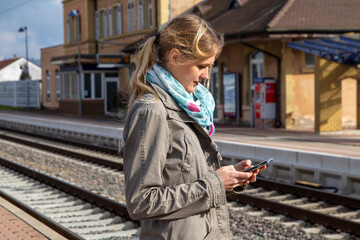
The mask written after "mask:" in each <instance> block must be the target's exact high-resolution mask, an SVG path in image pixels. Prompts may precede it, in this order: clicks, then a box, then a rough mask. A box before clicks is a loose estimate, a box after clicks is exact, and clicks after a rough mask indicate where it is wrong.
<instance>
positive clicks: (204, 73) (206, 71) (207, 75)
mask: <svg viewBox="0 0 360 240" xmlns="http://www.w3.org/2000/svg"><path fill="white" fill-rule="evenodd" d="M200 77H201V78H204V79H206V80H207V79H209V70H208V68H205V69H204V70H203V71H202V73H201V75H200Z"/></svg>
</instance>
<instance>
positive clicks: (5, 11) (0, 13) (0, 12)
mask: <svg viewBox="0 0 360 240" xmlns="http://www.w3.org/2000/svg"><path fill="white" fill-rule="evenodd" d="M30 1H32V0H26V1H23V2H22V3H19V4H17V5H15V6H13V7H10V8H8V9H5V10H3V11H0V15H2V14H4V13H7V12H10V11H12V10H14V9H15V8H18V7H22V6H23V5H24V4H27V3H29V2H30Z"/></svg>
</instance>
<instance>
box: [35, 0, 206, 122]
mask: <svg viewBox="0 0 360 240" xmlns="http://www.w3.org/2000/svg"><path fill="white" fill-rule="evenodd" d="M198 2H200V0H185V1H184V0H172V1H168V0H164V1H163V0H161V1H158V0H64V1H62V3H63V26H64V44H63V45H61V46H53V47H48V48H43V49H42V50H41V58H42V66H43V71H42V79H43V85H44V86H43V99H42V103H43V106H44V107H45V108H47V109H51V110H56V111H58V112H59V113H62V114H80V115H84V116H90V115H104V114H108V115H112V114H116V113H117V112H118V111H119V109H120V108H121V107H123V106H122V104H121V97H122V96H121V95H126V94H127V93H128V92H129V79H130V75H131V73H132V70H133V69H134V67H135V64H134V62H135V60H136V52H135V50H136V48H137V47H138V44H137V43H138V42H141V41H142V40H143V39H144V37H146V36H148V35H151V34H155V33H156V32H157V30H158V29H159V26H161V25H162V24H164V23H166V22H168V21H169V20H170V19H171V18H173V17H175V16H177V15H178V14H180V13H182V12H184V11H185V10H187V9H188V8H190V7H191V6H194V5H195V4H196V3H198ZM78 20H79V23H78ZM79 39H80V41H79ZM125 48H127V49H128V51H127V52H125V51H123V50H124V49H125ZM79 63H80V64H79ZM79 76H80V79H81V81H79ZM123 97H124V96H123Z"/></svg>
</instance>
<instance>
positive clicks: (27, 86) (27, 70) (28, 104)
mask: <svg viewBox="0 0 360 240" xmlns="http://www.w3.org/2000/svg"><path fill="white" fill-rule="evenodd" d="M24 30H25V47H26V78H25V79H26V88H27V110H28V111H29V109H30V88H29V76H30V72H29V57H28V39H27V27H24Z"/></svg>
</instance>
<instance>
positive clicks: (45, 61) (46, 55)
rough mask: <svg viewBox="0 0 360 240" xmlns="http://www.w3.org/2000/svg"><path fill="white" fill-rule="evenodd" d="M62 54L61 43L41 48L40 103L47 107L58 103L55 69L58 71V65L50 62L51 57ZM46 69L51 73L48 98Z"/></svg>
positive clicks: (49, 107)
mask: <svg viewBox="0 0 360 240" xmlns="http://www.w3.org/2000/svg"><path fill="white" fill-rule="evenodd" d="M63 54H64V48H63V46H62V45H60V46H55V47H48V48H42V49H41V74H42V89H41V92H42V99H41V101H42V105H43V107H44V108H47V109H51V110H53V109H57V108H58V107H59V103H58V101H57V99H56V75H55V72H56V70H58V71H60V69H59V66H58V65H52V64H51V62H50V61H51V58H52V57H53V56H61V55H63ZM46 71H49V72H50V73H51V75H50V99H47V98H46V88H47V86H46Z"/></svg>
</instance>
